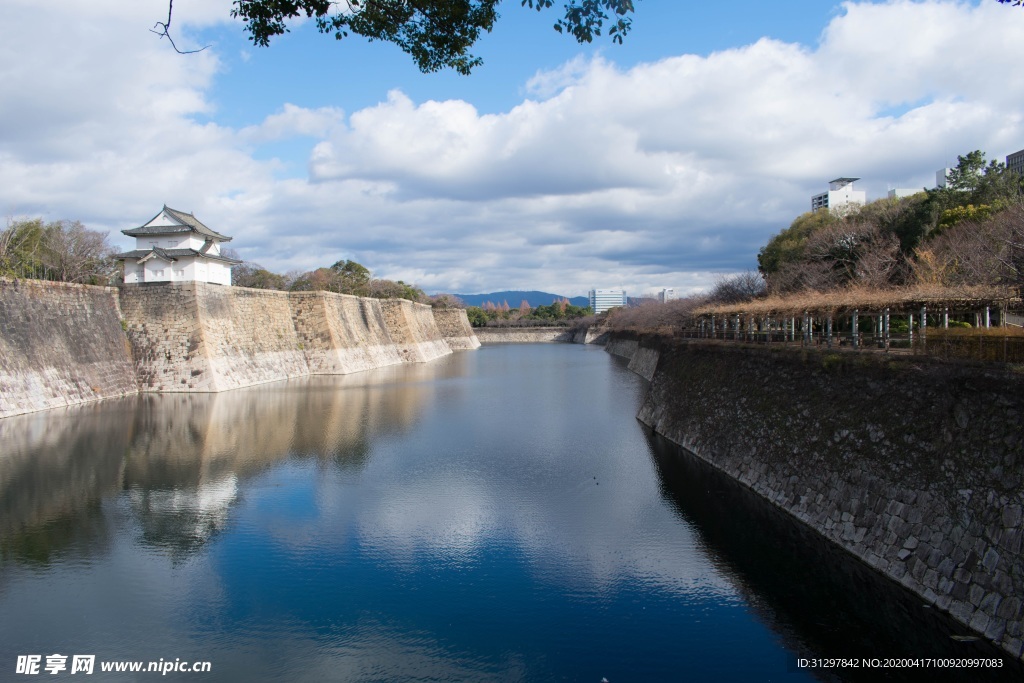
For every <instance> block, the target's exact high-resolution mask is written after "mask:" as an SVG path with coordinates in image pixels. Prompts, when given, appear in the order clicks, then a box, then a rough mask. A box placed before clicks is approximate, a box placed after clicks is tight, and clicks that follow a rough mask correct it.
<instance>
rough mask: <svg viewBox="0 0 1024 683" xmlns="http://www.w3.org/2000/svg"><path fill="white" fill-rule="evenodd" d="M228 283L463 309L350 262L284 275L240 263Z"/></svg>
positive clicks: (454, 301)
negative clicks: (376, 276)
mask: <svg viewBox="0 0 1024 683" xmlns="http://www.w3.org/2000/svg"><path fill="white" fill-rule="evenodd" d="M231 284H232V285H235V286H236V287H252V288H254V289H277V290H282V291H288V292H314V291H325V292H335V293H336V294H351V295H353V296H365V297H371V298H374V299H408V300H409V301H413V302H416V303H423V304H429V305H431V306H433V307H434V308H463V307H464V306H463V304H462V302H461V301H460V300H459V299H458V297H455V296H453V295H451V294H435V295H432V296H430V295H427V294H426V293H424V291H423V290H422V289H420V288H419V287H417V286H416V285H413V284H409V283H406V282H403V281H402V280H386V279H383V278H375V277H373V276H372V274H371V273H370V270H369V269H368V268H367V267H366V266H364V265H362V264H361V263H356V262H355V261H350V260H347V259H345V260H341V261H337V262H335V263H334V264H333V265H331V266H329V267H326V268H316V269H315V270H309V271H305V272H301V271H293V272H290V273H287V274H285V275H280V274H278V273H274V272H271V271H269V270H267V269H266V268H264V267H263V266H261V265H259V264H258V263H250V262H243V263H240V264H239V265H237V266H235V267H234V268H232V270H231Z"/></svg>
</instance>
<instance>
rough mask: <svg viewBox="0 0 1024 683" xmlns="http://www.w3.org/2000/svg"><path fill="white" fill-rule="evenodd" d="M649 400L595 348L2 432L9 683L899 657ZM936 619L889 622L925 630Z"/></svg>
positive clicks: (127, 409)
mask: <svg viewBox="0 0 1024 683" xmlns="http://www.w3.org/2000/svg"><path fill="white" fill-rule="evenodd" d="M644 388H645V385H644V382H643V381H642V380H641V379H639V378H638V377H636V376H635V375H633V374H631V373H629V372H628V371H627V370H626V369H625V367H624V365H623V363H622V362H620V361H618V360H616V359H614V358H611V357H609V356H608V355H607V354H605V353H603V352H602V351H601V350H600V349H596V348H593V347H580V346H575V345H572V346H570V345H526V346H494V347H485V348H483V349H481V350H480V351H477V352H470V353H459V354H455V355H454V356H451V357H448V358H446V359H442V360H440V361H437V362H435V363H431V364H426V365H417V366H405V367H400V368H393V369H383V370H378V371H372V372H368V373H361V374H359V375H349V376H345V377H332V378H314V379H308V380H301V381H290V382H282V383H276V384H272V385H264V386H261V387H256V388H252V389H246V390H240V391H234V392H228V393H224V394H215V395H150V396H143V397H138V398H132V399H125V400H119V401H108V402H103V403H99V404H95V405H90V406H85V407H81V408H76V409H69V410H66V411H49V412H43V413H37V414H33V415H29V416H23V417H18V418H10V419H7V420H0V615H2V619H0V680H11V679H16V678H20V679H21V680H30V679H31V677H25V676H21V677H16V676H15V675H13V673H14V670H15V661H16V659H17V656H18V655H22V654H41V655H44V662H45V655H48V654H52V653H61V654H67V655H73V654H95V655H96V658H97V661H98V662H99V661H102V660H145V661H155V660H158V659H160V658H163V659H164V660H174V659H175V658H181V659H183V660H189V661H192V660H206V661H210V662H211V663H212V672H211V673H210V674H206V675H196V674H189V675H177V676H176V675H174V674H171V675H168V676H166V677H163V678H164V679H165V680H168V679H170V680H217V681H263V680H283V681H334V680H344V681H363V680H366V681H370V680H374V681H388V680H421V681H463V680H467V681H488V680H496V681H550V680H573V681H593V682H594V683H598V682H599V681H601V680H602V678H606V679H607V680H608V681H610V682H611V683H618V682H620V681H678V680H691V681H703V680H718V681H762V680H786V681H800V680H812V679H811V677H810V676H809V675H808V673H807V672H806V671H796V670H795V669H794V667H793V660H794V657H795V656H797V655H799V656H808V655H810V656H813V655H814V654H816V653H820V652H823V651H828V650H829V649H830V648H835V647H840V649H841V645H842V644H843V643H853V644H855V645H856V647H857V648H858V649H856V650H853V651H851V652H848V653H847V654H848V655H856V656H879V657H884V656H893V655H895V654H898V653H896V652H892V651H886V652H878V651H873V652H867V651H865V650H864V649H863V648H872V647H881V646H882V645H884V644H889V645H895V646H897V647H898V646H899V643H900V639H902V638H903V636H901V635H900V634H899V633H898V632H897V633H896V634H895V635H894V634H893V632H892V631H885V630H884V629H883V630H882V631H879V632H877V633H876V631H874V630H873V627H867V628H866V627H865V626H864V623H865V621H864V620H865V619H866V620H867V621H868V622H870V621H871V620H872V619H874V620H876V621H877V620H879V618H878V612H877V610H875V611H873V612H872V613H871V614H868V615H867V616H863V615H858V614H857V612H858V607H857V606H858V605H862V604H863V603H864V600H863V599H862V598H861V597H858V598H855V599H853V600H846V601H845V602H844V601H843V599H841V598H840V597H837V596H841V595H844V594H849V593H851V592H853V591H866V592H867V593H870V592H871V591H873V590H880V591H883V593H884V587H882V588H877V587H864V586H862V585H860V584H859V583H858V582H860V581H863V579H862V578H860V575H859V574H857V573H856V570H851V571H850V572H847V571H845V570H838V571H837V570H835V569H834V568H831V565H830V564H829V563H830V562H839V563H840V564H841V563H842V562H843V560H842V559H841V558H839V559H837V558H832V559H829V558H828V557H827V555H828V554H829V553H828V550H827V549H824V550H820V551H817V552H818V554H817V555H814V554H813V553H812V554H811V555H807V554H806V552H805V550H802V549H801V548H802V547H803V546H806V545H807V544H808V543H812V541H807V539H805V538H803V537H801V536H800V533H801V532H800V531H799V530H798V529H796V528H795V527H793V526H790V527H786V522H785V520H782V521H779V520H777V519H774V518H771V514H772V513H770V512H765V511H764V510H763V509H753V511H751V510H748V509H747V508H748V507H749V506H750V502H749V498H750V497H749V495H745V494H744V493H743V492H742V491H737V490H734V489H733V488H730V487H729V484H728V482H726V481H724V480H723V479H722V478H717V479H716V478H715V475H714V473H708V472H705V471H704V470H702V469H701V467H700V465H699V464H697V463H695V462H693V461H692V459H690V460H685V459H681V456H682V454H681V453H680V452H679V451H678V450H676V449H675V448H674V447H671V446H669V445H667V444H665V443H664V442H662V441H661V440H660V439H658V438H657V437H653V436H652V435H650V434H649V433H647V432H646V431H645V429H644V428H643V427H642V426H641V425H640V424H639V423H637V422H636V421H635V419H634V415H635V414H636V411H637V408H638V404H639V401H640V399H641V397H642V392H643V390H644ZM754 507H755V508H756V505H755V506H754ZM766 517H767V519H766ZM802 553H803V554H802ZM810 565H813V566H821V567H825V569H823V570H822V571H820V572H818V574H817V575H815V574H814V572H813V571H812V572H810V573H808V572H807V571H806V570H807V567H808V566H810ZM843 566H845V565H843ZM837 573H838V574H847V576H846V577H845V579H840V580H839V583H835V582H833V580H832V579H831V578H825V577H824V576H825V575H829V576H831V575H835V574H837ZM794 574H795V575H794ZM851 577H852V578H851ZM843 581H846V583H843ZM851 582H852V583H851ZM850 586H853V588H851V587H850ZM879 599H881V600H883V601H885V602H886V603H892V604H899V600H900V598H898V597H892V596H888V595H882V597H881V598H879ZM822 601H826V602H828V603H829V604H827V605H825V606H823V605H822V604H821V603H822ZM914 609H915V606H913V605H910V606H904V607H897V608H895V609H894V615H893V616H892V617H891V618H889V617H886V618H884V619H883V621H885V622H893V623H897V622H900V621H901V619H902V620H906V619H910V621H909V622H908V623H909V624H910V625H909V626H904V627H903V628H904V629H905V630H909V631H912V632H918V631H921V630H927V629H922V628H921V627H920V623H919V622H917V621H914V618H915V616H914V615H912V614H911V615H909V616H908V614H907V612H908V611H910V612H913V611H914ZM897 628H900V627H899V626H897ZM934 628H935V630H936V631H938V632H941V630H942V628H943V624H942V623H939V624H938V625H937V626H935V627H934ZM865 630H869V631H871V632H872V634H874V635H866V636H865V635H864V631H865ZM864 638H866V640H864ZM894 639H895V640H896V642H895V643H893V642H892V641H893V640H894ZM937 639H938V640H937V641H935V642H938V643H939V644H938V645H937V646H936V647H938V648H939V650H940V651H943V652H944V650H942V648H943V647H945V646H946V645H948V643H949V641H948V633H940V634H939V635H938V636H937ZM837 644H838V645H837ZM924 647H928V646H927V645H926V646H924ZM832 654H834V653H832ZM902 654H906V650H905V649H904V651H903V652H902ZM952 654H955V653H952V652H950V653H949V655H950V656H952ZM97 666H98V665H97ZM104 676H106V678H104ZM156 676H157V675H156V674H136V675H133V674H129V673H120V674H105V675H104V674H99V673H98V672H97V674H96V675H94V676H93V677H92V678H91V679H89V678H86V680H114V681H128V680H154V679H155V677H156ZM39 678H45V679H46V680H56V679H64V678H68V679H71V680H76V679H77V676H76V677H72V676H70V675H68V673H67V672H64V673H62V674H61V675H58V676H51V675H45V674H44V675H42V676H40V677H39Z"/></svg>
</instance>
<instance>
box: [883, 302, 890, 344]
mask: <svg viewBox="0 0 1024 683" xmlns="http://www.w3.org/2000/svg"><path fill="white" fill-rule="evenodd" d="M883 316H884V320H885V327H884V329H883V330H882V338H883V339H884V340H885V350H886V352H888V351H889V309H888V308H886V309H885V313H884V314H883Z"/></svg>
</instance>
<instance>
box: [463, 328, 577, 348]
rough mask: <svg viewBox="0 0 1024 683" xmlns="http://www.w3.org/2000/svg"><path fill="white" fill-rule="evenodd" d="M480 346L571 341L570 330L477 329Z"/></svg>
mask: <svg viewBox="0 0 1024 683" xmlns="http://www.w3.org/2000/svg"><path fill="white" fill-rule="evenodd" d="M476 336H477V338H478V339H479V340H480V343H481V344H539V343H554V342H565V343H569V342H572V341H573V333H572V330H570V329H568V328H565V327H478V328H476Z"/></svg>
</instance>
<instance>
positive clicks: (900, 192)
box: [889, 187, 924, 199]
mask: <svg viewBox="0 0 1024 683" xmlns="http://www.w3.org/2000/svg"><path fill="white" fill-rule="evenodd" d="M918 192H924V190H915V189H913V188H910V187H897V188H894V189H892V190H889V199H903V198H904V197H912V196H914V195H915V194H917V193H918Z"/></svg>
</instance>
